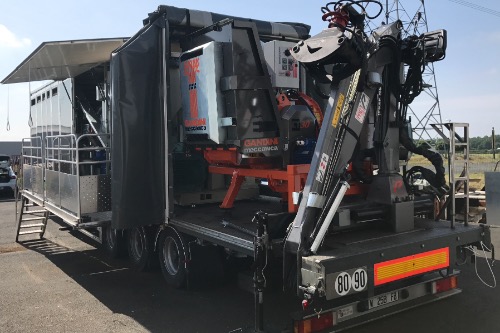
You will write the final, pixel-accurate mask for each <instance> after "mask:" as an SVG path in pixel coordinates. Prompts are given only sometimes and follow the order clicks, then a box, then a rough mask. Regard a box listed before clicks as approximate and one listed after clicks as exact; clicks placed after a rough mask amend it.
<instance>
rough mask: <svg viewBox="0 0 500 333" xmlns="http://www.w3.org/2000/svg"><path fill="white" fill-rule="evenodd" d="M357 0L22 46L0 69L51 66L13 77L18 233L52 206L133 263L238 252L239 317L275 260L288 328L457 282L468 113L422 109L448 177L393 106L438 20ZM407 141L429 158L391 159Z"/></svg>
mask: <svg viewBox="0 0 500 333" xmlns="http://www.w3.org/2000/svg"><path fill="white" fill-rule="evenodd" d="M367 2H370V1H367ZM374 3H378V2H374ZM378 4H380V3H378ZM380 6H381V5H380ZM358 9H359V8H357V7H356V6H355V5H353V4H352V3H350V2H338V3H336V4H333V3H330V4H327V5H326V6H325V7H323V8H322V11H323V17H322V18H323V20H324V21H326V22H327V25H328V28H326V29H325V30H324V31H322V32H321V33H320V34H318V35H316V36H313V37H311V36H310V35H309V29H310V28H309V26H307V25H305V24H302V23H275V22H265V21H259V20H254V19H247V18H240V17H232V16H227V15H222V14H216V13H210V12H202V11H197V10H190V9H183V8H176V7H171V6H160V7H159V8H158V9H157V10H156V11H154V12H152V13H150V14H149V15H148V17H147V18H146V19H145V20H144V22H143V23H144V27H143V28H142V29H141V30H140V31H139V32H137V34H136V35H134V36H133V37H131V38H111V39H94V40H78V41H64V42H47V43H43V44H42V45H40V46H39V47H38V48H37V49H36V50H35V51H34V52H33V53H32V54H31V55H30V56H28V57H27V58H26V59H25V60H24V61H23V62H22V63H21V64H20V65H19V66H18V67H17V68H16V69H15V70H14V71H13V72H12V73H11V74H9V75H8V76H7V77H6V78H5V79H4V80H3V81H2V83H3V84H9V83H17V82H31V81H41V80H52V81H51V82H50V83H48V84H46V85H44V86H43V87H41V88H39V89H37V90H34V91H32V92H31V98H30V106H31V107H30V126H31V136H30V137H29V138H27V139H24V140H23V148H22V159H21V164H22V188H21V190H22V191H21V198H22V199H21V200H22V202H21V211H20V214H19V220H18V235H17V238H16V240H19V239H20V237H26V236H27V235H39V236H40V237H43V235H44V232H45V227H46V224H47V220H48V217H49V215H50V214H53V215H55V216H57V217H59V218H60V219H61V220H62V221H64V223H66V224H67V225H68V228H70V229H75V230H80V231H81V232H83V233H85V234H86V235H87V236H89V237H91V238H92V239H94V240H96V241H98V242H100V243H102V245H103V247H104V248H105V249H106V250H107V251H108V253H109V254H110V255H112V256H118V255H120V254H122V253H123V252H124V249H126V250H127V251H126V252H128V255H129V259H130V261H131V265H132V266H133V267H135V268H136V269H138V270H147V269H148V268H150V267H151V266H152V265H153V264H154V262H155V261H159V263H160V267H161V270H162V274H163V276H164V277H165V280H166V282H167V283H168V284H170V285H172V286H175V287H178V288H182V287H189V284H190V283H191V280H192V277H193V275H195V274H196V275H199V274H203V272H202V271H200V270H199V269H197V267H196V262H197V260H196V253H197V251H196V249H202V250H203V251H204V252H205V253H210V259H209V262H208V264H210V265H211V264H213V265H219V264H220V262H221V261H224V260H227V258H229V257H246V258H250V259H251V261H252V265H251V269H252V274H253V290H254V296H255V328H254V331H255V332H263V331H264V330H265V320H264V318H263V306H264V296H265V294H266V287H267V278H266V277H269V275H270V274H272V272H276V271H278V273H279V275H280V279H279V280H280V288H282V289H283V291H284V292H285V293H290V294H292V295H295V296H296V304H295V305H296V311H295V312H293V313H292V314H291V320H290V325H289V326H290V331H293V332H297V333H299V332H300V333H302V332H304V333H305V332H331V331H338V330H342V329H344V328H346V327H349V326H352V325H355V324H358V323H361V322H366V321H369V320H373V319H375V318H378V317H381V316H384V315H387V314H393V313H397V312H399V311H402V310H404V309H408V308H411V307H414V306H417V305H421V304H425V303H428V302H432V301H436V300H439V299H442V298H445V297H449V296H452V295H454V294H456V293H459V292H460V289H459V288H458V283H457V281H458V276H459V270H458V265H462V264H465V263H467V262H469V259H471V258H474V257H475V254H476V251H477V249H479V250H483V251H492V250H493V247H492V244H491V239H490V229H489V226H488V225H485V224H476V223H470V222H469V221H468V219H467V218H465V219H464V220H463V221H459V220H458V219H457V217H456V214H455V213H456V210H457V209H456V207H455V195H456V194H457V193H456V192H457V188H460V187H462V186H463V187H464V188H465V191H464V194H463V195H461V198H462V200H464V202H465V204H464V205H463V211H461V212H460V213H462V216H465V217H467V216H468V196H467V195H468V183H469V180H468V173H467V171H468V165H467V163H468V151H469V148H468V125H467V124H466V123H447V124H436V125H435V127H436V129H437V130H438V132H439V133H440V134H441V135H443V136H444V137H445V138H446V140H447V142H448V143H449V147H450V152H449V153H450V156H454V154H456V153H457V151H458V150H460V151H462V152H463V154H464V160H463V163H464V172H463V173H462V174H461V175H460V176H458V177H450V182H448V183H447V182H446V180H445V168H444V163H443V160H442V158H441V156H440V155H439V154H437V153H436V152H433V151H432V150H429V149H427V148H425V147H422V146H417V145H416V144H415V143H414V142H413V140H412V137H411V123H410V120H409V119H408V116H407V112H406V111H407V108H408V106H409V105H410V104H411V102H412V101H413V99H414V98H415V97H416V96H418V94H420V92H421V91H422V75H421V74H422V71H421V69H422V66H425V64H427V63H430V62H435V61H440V60H442V59H443V58H444V57H445V51H446V31H445V30H438V31H435V32H431V33H427V34H424V35H422V36H408V37H403V36H402V33H401V28H402V27H401V24H400V22H394V23H391V24H386V25H382V26H381V27H379V28H378V29H376V30H374V31H373V32H372V33H370V34H369V33H368V32H365V27H364V20H365V15H366V13H365V8H364V7H363V8H362V10H358ZM405 66H406V67H407V71H406V74H405V75H403V73H404V68H405ZM447 132H449V133H447ZM411 154H419V155H423V156H425V157H426V158H428V159H429V160H430V161H431V163H432V164H433V166H434V169H435V171H434V172H433V171H431V170H429V169H426V168H422V167H414V168H411V169H408V168H407V166H408V160H409V159H410V157H411ZM450 161H451V164H452V165H451V166H450V171H451V172H453V173H454V170H455V167H454V166H453V163H456V162H455V159H451V160H450ZM450 174H451V173H450ZM417 176H419V177H421V178H424V179H426V180H427V181H428V184H430V185H429V186H427V187H426V188H424V189H423V188H422V187H421V186H419V185H415V184H416V182H415V181H414V180H415V179H416V178H417ZM457 213H458V212H457ZM211 260H213V262H212V261H211ZM205 264H206V263H205ZM275 287H276V286H274V288H275Z"/></svg>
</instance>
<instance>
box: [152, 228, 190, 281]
mask: <svg viewBox="0 0 500 333" xmlns="http://www.w3.org/2000/svg"><path fill="white" fill-rule="evenodd" d="M158 257H159V259H160V267H161V272H162V273H163V277H164V278H165V281H166V282H167V284H168V285H170V286H172V287H175V288H184V287H185V286H186V284H187V268H186V257H187V247H186V243H185V241H184V240H183V239H182V236H181V235H180V234H179V233H177V231H176V230H175V229H173V228H168V229H166V230H164V231H162V233H161V234H160V239H159V241H158Z"/></svg>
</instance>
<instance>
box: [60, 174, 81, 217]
mask: <svg viewBox="0 0 500 333" xmlns="http://www.w3.org/2000/svg"><path fill="white" fill-rule="evenodd" d="M59 182H60V184H61V185H60V189H61V193H60V196H61V207H62V208H64V209H66V210H68V211H70V212H72V213H75V214H76V213H77V212H78V177H77V176H75V175H70V174H67V173H62V172H60V173H59Z"/></svg>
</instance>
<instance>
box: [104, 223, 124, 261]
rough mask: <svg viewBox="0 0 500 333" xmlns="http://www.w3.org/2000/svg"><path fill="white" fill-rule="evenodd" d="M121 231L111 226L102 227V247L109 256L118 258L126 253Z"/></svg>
mask: <svg viewBox="0 0 500 333" xmlns="http://www.w3.org/2000/svg"><path fill="white" fill-rule="evenodd" d="M125 242H126V240H125V238H124V237H123V233H122V232H121V231H118V230H116V229H113V228H111V226H107V227H103V228H102V248H103V249H104V251H105V252H106V254H107V255H108V256H109V257H111V258H120V257H123V256H124V255H125V254H126V253H127V249H126V246H125Z"/></svg>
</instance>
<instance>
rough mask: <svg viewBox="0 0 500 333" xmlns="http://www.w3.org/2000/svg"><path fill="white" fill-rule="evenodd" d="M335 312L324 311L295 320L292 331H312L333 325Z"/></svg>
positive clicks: (306, 332) (309, 332) (300, 332)
mask: <svg viewBox="0 0 500 333" xmlns="http://www.w3.org/2000/svg"><path fill="white" fill-rule="evenodd" d="M336 314H337V313H336V312H326V313H324V314H322V315H320V316H314V317H310V318H307V319H303V320H299V321H296V322H295V325H294V330H293V332H294V333H314V332H320V331H323V330H326V329H327V328H330V327H333V326H334V325H335V324H336V323H337V317H336Z"/></svg>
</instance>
